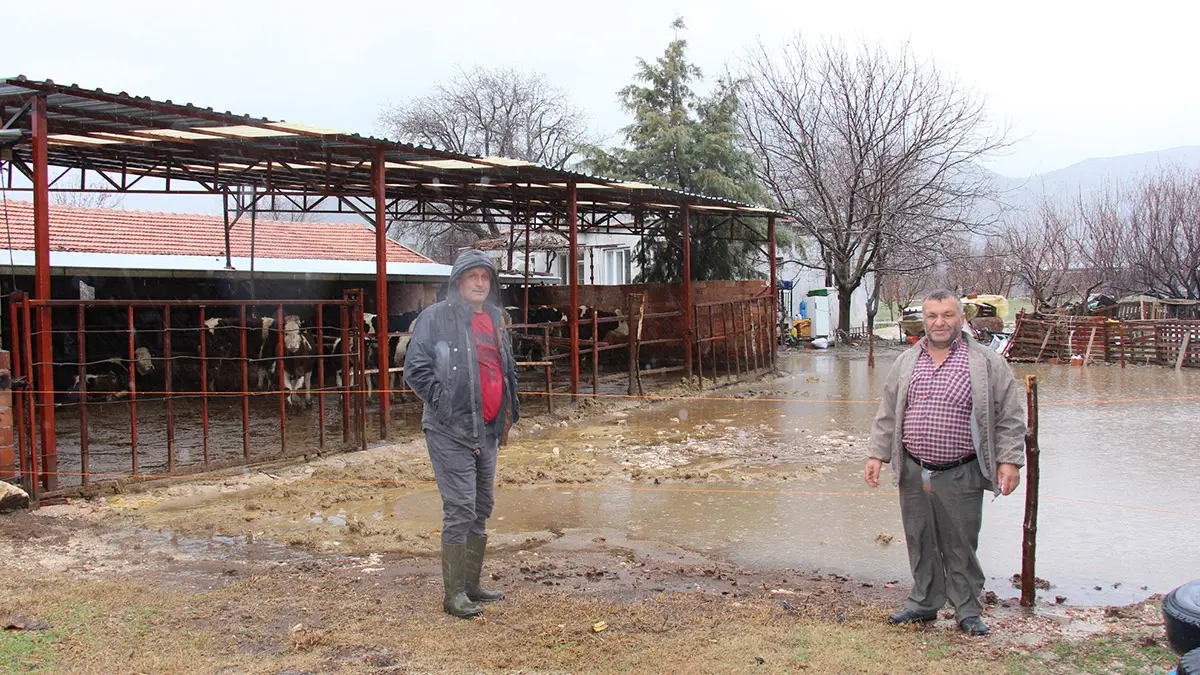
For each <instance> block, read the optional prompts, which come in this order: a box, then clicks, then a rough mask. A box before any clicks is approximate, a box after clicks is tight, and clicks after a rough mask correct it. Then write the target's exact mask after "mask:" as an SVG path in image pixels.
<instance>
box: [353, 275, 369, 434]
mask: <svg viewBox="0 0 1200 675" xmlns="http://www.w3.org/2000/svg"><path fill="white" fill-rule="evenodd" d="M355 298H356V300H355V305H354V316H355V319H354V326H355V330H356V331H357V334H358V357H357V358H358V374H359V378H358V379H359V382H361V383H362V384H361V385H360V386H359V387H358V443H359V449H361V450H364V451H365V450H366V449H367V387H366V383H367V375H366V371H367V331H366V324H365V323H364V321H365V319H366V317H365V316H364V314H365V312H366V309H365V308H364V306H363V296H362V293H357V294H355Z"/></svg>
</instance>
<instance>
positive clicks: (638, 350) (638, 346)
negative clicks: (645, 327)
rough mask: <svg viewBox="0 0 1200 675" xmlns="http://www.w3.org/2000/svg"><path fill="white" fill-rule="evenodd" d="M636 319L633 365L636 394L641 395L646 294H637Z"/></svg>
mask: <svg viewBox="0 0 1200 675" xmlns="http://www.w3.org/2000/svg"><path fill="white" fill-rule="evenodd" d="M638 300H639V302H638V319H637V331H635V332H634V333H633V336H632V337H633V367H634V369H635V370H636V371H637V388H638V396H641V395H642V394H643V393H644V392H643V391H642V323H643V322H644V321H645V318H646V296H645V295H639V296H638Z"/></svg>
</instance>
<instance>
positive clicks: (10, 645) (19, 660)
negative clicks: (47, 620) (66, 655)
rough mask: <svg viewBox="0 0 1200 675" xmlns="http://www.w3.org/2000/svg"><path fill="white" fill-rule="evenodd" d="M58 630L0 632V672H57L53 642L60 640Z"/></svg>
mask: <svg viewBox="0 0 1200 675" xmlns="http://www.w3.org/2000/svg"><path fill="white" fill-rule="evenodd" d="M62 637H63V634H62V631H59V630H37V631H29V630H18V631H4V633H3V634H0V673H55V672H59V668H58V666H57V664H58V658H57V656H56V655H55V654H54V653H53V648H54V645H55V643H57V642H59V641H60V640H62Z"/></svg>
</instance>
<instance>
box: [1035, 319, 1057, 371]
mask: <svg viewBox="0 0 1200 675" xmlns="http://www.w3.org/2000/svg"><path fill="white" fill-rule="evenodd" d="M1057 327H1058V324H1056V323H1052V324H1050V325H1048V326H1046V336H1045V337H1043V338H1042V346H1041V348H1040V349H1038V353H1037V356H1035V357H1034V358H1033V362H1034V363H1037V362H1038V361H1041V360H1042V352H1044V351H1046V345H1047V344H1049V342H1050V334H1051V333H1053V332H1054V329H1055V328H1057Z"/></svg>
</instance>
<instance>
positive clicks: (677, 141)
mask: <svg viewBox="0 0 1200 675" xmlns="http://www.w3.org/2000/svg"><path fill="white" fill-rule="evenodd" d="M671 27H672V28H674V29H675V39H674V40H672V41H671V43H670V44H668V45H667V49H666V51H665V52H663V55H662V56H660V57H658V59H656V60H655V61H654V63H648V62H647V61H646V60H645V59H638V62H637V63H638V70H637V73H636V75H635V76H634V83H632V84H630V85H629V86H627V87H625V88H624V89H622V90H621V91H620V92H619V96H620V98H621V105H622V107H623V108H624V109H625V110H626V111H627V112H629V113H630V114H631V115H633V123H632V124H630V125H629V126H627V127H625V128H624V129H622V134H623V135H624V137H625V147H619V148H614V149H611V150H604V149H601V148H595V147H593V148H590V149H589V150H588V152H587V160H586V162H585V165H586V167H587V168H588V169H589V170H591V171H594V172H595V173H598V174H600V175H604V176H610V177H613V178H623V179H628V180H637V181H643V182H647V183H652V184H654V185H659V186H662V187H667V188H674V189H678V190H684V191H686V192H694V193H699V194H703V195H707V196H710V197H723V198H726V199H734V200H738V201H743V202H748V203H753V204H762V203H764V202H765V201H766V199H767V197H766V192H765V190H763V188H762V186H761V184H759V182H758V181H757V179H756V178H755V175H754V171H753V166H752V164H751V162H752V161H753V159H752V155H750V154H749V153H746V152H743V151H742V150H741V149H739V148H738V146H737V141H738V126H737V119H736V113H737V108H738V98H737V83H736V82H734V81H731V80H726V79H721V80H719V81H718V82H717V84H716V87H715V89H714V91H713V92H712V93H711V94H710V95H709V96H707V97H703V98H702V97H700V96H699V95H698V94H696V92H695V91H694V89H693V86H694V85H696V84H699V83H701V82H702V81H703V74H702V73H701V72H700V68H698V67H697V66H695V65H694V64H692V63H690V62H689V61H688V60H687V41H686V40H683V39H681V38H680V37H679V31H681V30H684V28H685V26H684V24H683V20H682V19H676V20H675V21H674V22H673V23H672V24H671ZM689 224H690V227H691V232H692V238H691V246H692V276H693V278H694V279H697V280H709V279H738V278H747V277H760V276H761V272H759V271H758V270H757V269H756V268H755V266H754V261H755V260H756V258H757V254H756V253H755V252H756V251H757V250H758V249H757V246H756V245H755V244H754V243H750V242H743V241H736V240H733V241H730V240H729V238H730V237H729V235H730V229H729V225H728V222H727V221H725V222H724V223H722V219H721V218H719V217H713V216H710V215H706V214H701V213H699V212H696V211H693V212H692V213H691V215H690V219H689ZM718 225H719V227H718ZM755 229H757V230H758V231H757V232H754V231H752V230H750V229H749V228H747V227H746V226H744V225H740V224H738V225H735V226H734V229H733V235H734V239H751V240H759V241H761V239H762V237H763V235H764V234H765V230H766V228H765V226H764V225H759V226H758V227H757V228H755ZM682 239H683V234H682V223H681V221H680V218H679V217H678V215H677V214H676V215H672V216H669V217H667V219H666V221H665V223H664V228H663V232H662V234H661V235H660V236H658V237H655V238H646V239H643V241H642V244H641V245H640V246H638V248H637V251H636V255H637V258H638V263H639V264H640V266H641V268H642V273H641V277H640V279H639V281H643V282H678V281H680V280H682V278H683V251H682V248H681V246H680V243H681V242H682Z"/></svg>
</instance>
